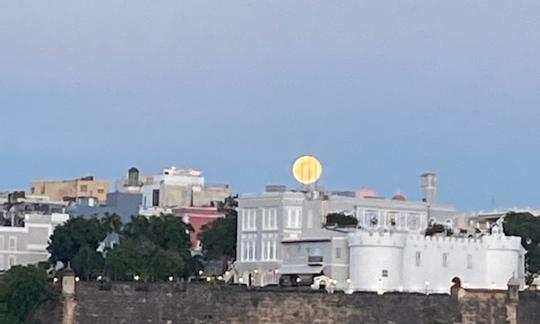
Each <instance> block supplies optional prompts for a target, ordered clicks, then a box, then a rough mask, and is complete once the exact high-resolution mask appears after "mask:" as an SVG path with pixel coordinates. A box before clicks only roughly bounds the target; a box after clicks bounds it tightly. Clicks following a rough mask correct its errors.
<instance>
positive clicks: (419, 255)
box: [416, 251, 422, 267]
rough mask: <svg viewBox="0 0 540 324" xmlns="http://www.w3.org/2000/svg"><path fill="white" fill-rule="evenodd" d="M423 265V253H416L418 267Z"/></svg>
mask: <svg viewBox="0 0 540 324" xmlns="http://www.w3.org/2000/svg"><path fill="white" fill-rule="evenodd" d="M421 265H422V252H420V251H416V266H417V267H419V266H421Z"/></svg>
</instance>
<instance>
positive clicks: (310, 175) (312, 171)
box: [292, 155, 322, 185]
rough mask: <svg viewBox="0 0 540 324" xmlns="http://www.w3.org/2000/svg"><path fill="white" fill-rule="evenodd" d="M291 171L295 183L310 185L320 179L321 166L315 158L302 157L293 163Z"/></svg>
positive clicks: (309, 156)
mask: <svg viewBox="0 0 540 324" xmlns="http://www.w3.org/2000/svg"><path fill="white" fill-rule="evenodd" d="M292 171H293V175H294V178H295V179H296V181H298V182H300V183H301V184H303V185H310V184H312V183H314V182H315V181H317V180H319V178H320V177H321V174H322V165H321V162H319V160H317V159H316V158H315V157H313V156H311V155H304V156H301V157H299V158H298V159H296V161H294V164H293V168H292Z"/></svg>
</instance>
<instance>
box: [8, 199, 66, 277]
mask: <svg viewBox="0 0 540 324" xmlns="http://www.w3.org/2000/svg"><path fill="white" fill-rule="evenodd" d="M0 204H1V208H0V221H1V222H2V224H1V226H0V270H7V269H9V268H10V267H12V266H14V265H27V264H35V263H38V262H41V261H47V259H48V257H49V254H48V252H47V244H48V241H49V237H50V236H51V235H52V233H53V231H54V228H55V227H56V226H57V225H59V224H62V223H64V222H66V221H67V220H68V219H69V215H68V214H66V213H65V208H66V204H65V203H63V202H51V201H49V200H48V198H47V197H37V196H29V197H27V196H25V195H24V193H23V192H17V193H12V194H9V195H8V196H4V197H0Z"/></svg>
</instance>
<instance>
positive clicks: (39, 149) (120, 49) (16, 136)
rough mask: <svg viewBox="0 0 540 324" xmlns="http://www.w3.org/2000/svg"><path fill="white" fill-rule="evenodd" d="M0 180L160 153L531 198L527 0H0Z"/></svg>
mask: <svg viewBox="0 0 540 324" xmlns="http://www.w3.org/2000/svg"><path fill="white" fill-rule="evenodd" d="M0 122H1V126H0V166H1V168H0V189H5V190H7V189H16V188H26V189H27V188H28V186H29V182H30V181H31V180H33V179H40V178H48V179H49V178H50V179H53V178H71V177H77V176H82V175H87V174H93V175H95V176H97V177H101V178H107V179H114V178H117V177H119V176H122V175H124V173H125V172H126V170H127V168H128V167H131V166H137V167H139V169H141V171H142V173H143V174H148V173H156V172H158V171H159V170H160V169H161V168H162V167H164V166H167V165H172V164H175V165H177V166H181V167H195V168H199V169H201V170H203V171H204V172H205V175H206V177H207V181H208V182H216V183H223V182H224V183H230V184H232V186H233V188H234V189H235V191H238V192H255V191H260V190H262V188H263V187H264V185H265V184H268V183H272V184H287V185H289V186H293V185H294V181H293V180H292V176H291V175H290V166H291V164H292V162H293V160H294V159H295V158H296V157H297V156H298V155H301V154H305V153H309V154H314V155H316V156H318V157H319V158H320V159H321V160H322V162H323V164H324V174H323V177H322V180H321V183H322V184H323V185H324V186H325V187H326V188H328V189H336V190H337V189H342V190H346V189H355V188H359V187H372V188H375V189H376V190H377V191H379V192H380V193H382V194H384V195H387V196H388V195H392V194H394V193H395V192H396V190H398V188H400V189H401V191H402V192H404V193H405V194H407V195H408V196H409V197H410V198H418V197H419V189H418V187H419V174H420V173H421V172H422V171H426V170H433V171H436V172H437V173H438V174H439V185H440V193H439V200H440V201H443V202H446V203H450V204H453V205H455V206H456V207H458V208H460V209H464V210H474V209H482V208H484V209H485V208H490V207H493V206H495V207H513V206H523V207H525V206H532V207H534V206H540V201H539V198H540V195H539V194H540V188H539V184H540V172H539V169H540V142H539V139H540V125H539V122H540V1H538V0H531V1H500V0H489V1H488V0H483V1H470V0H457V1H456V0H454V1H418V0H417V1H358V0H355V1H344V0H341V1H314V0H310V1H294V0H292V1H270V0H266V1H265V0H257V1H255V0H251V1H246V0H244V1H238V0H228V1H223V0H215V1H180V0H175V1H134V0H129V1H22V0H21V1H7V0H3V1H2V0H0Z"/></svg>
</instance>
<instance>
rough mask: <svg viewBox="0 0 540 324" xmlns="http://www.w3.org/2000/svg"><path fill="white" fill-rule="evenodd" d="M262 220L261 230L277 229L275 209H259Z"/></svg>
mask: <svg viewBox="0 0 540 324" xmlns="http://www.w3.org/2000/svg"><path fill="white" fill-rule="evenodd" d="M261 213H262V220H263V230H274V229H277V209H276V208H268V209H264V208H263V209H261Z"/></svg>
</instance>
